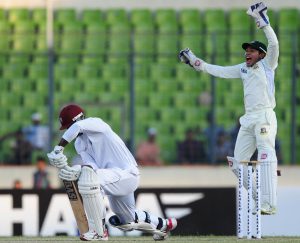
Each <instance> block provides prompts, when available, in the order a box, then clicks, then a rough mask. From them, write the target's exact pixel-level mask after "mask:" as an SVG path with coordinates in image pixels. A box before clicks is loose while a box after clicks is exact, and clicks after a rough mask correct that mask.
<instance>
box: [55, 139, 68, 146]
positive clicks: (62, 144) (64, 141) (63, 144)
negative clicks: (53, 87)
mask: <svg viewBox="0 0 300 243" xmlns="http://www.w3.org/2000/svg"><path fill="white" fill-rule="evenodd" d="M68 143H69V142H68V141H66V140H65V139H63V138H62V139H61V140H60V141H59V143H58V146H62V147H66V145H67V144H68Z"/></svg>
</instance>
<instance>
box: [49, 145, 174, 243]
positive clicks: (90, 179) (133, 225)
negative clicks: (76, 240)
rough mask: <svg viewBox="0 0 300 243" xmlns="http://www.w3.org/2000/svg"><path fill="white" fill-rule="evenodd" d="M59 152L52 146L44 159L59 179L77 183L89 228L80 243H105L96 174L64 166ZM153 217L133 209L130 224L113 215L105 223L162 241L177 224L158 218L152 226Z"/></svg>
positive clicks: (103, 220)
mask: <svg viewBox="0 0 300 243" xmlns="http://www.w3.org/2000/svg"><path fill="white" fill-rule="evenodd" d="M63 149H64V147H62V146H55V148H54V150H53V151H52V152H51V153H49V154H48V158H49V161H50V164H51V165H53V166H55V167H57V168H59V169H60V171H59V178H60V179H62V180H65V181H76V180H78V189H79V193H80V194H81V196H82V199H83V205H84V209H85V211H86V214H87V219H88V228H89V230H88V231H87V232H86V233H83V234H81V236H80V239H81V240H84V241H95V240H108V232H107V229H106V228H105V214H106V209H105V206H104V193H103V190H102V189H101V186H100V182H99V178H98V175H97V173H96V172H95V171H94V170H93V169H92V168H91V167H89V166H80V165H74V166H72V167H70V166H68V163H67V157H66V156H65V155H64V154H63ZM154 218H155V217H154V216H152V215H150V214H149V213H147V212H145V211H140V210H136V211H135V220H134V221H133V222H129V223H126V224H124V223H122V222H121V220H120V218H119V217H118V216H117V215H114V216H112V217H110V219H109V223H110V224H111V225H112V226H113V227H115V228H118V229H120V230H122V231H132V230H139V231H142V232H145V233H150V234H152V235H153V239H154V240H164V239H166V237H167V236H168V232H169V231H170V230H172V229H174V228H175V227H176V225H177V221H176V220H175V219H165V220H163V219H161V218H158V225H156V224H153V222H152V220H153V219H154ZM151 219H152V220H151Z"/></svg>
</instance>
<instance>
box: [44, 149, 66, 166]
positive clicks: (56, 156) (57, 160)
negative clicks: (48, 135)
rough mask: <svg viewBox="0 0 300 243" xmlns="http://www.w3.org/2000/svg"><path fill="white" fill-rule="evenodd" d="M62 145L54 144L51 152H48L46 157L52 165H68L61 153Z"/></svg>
mask: <svg viewBox="0 0 300 243" xmlns="http://www.w3.org/2000/svg"><path fill="white" fill-rule="evenodd" d="M63 150H64V147H62V146H55V147H54V150H53V151H52V152H51V153H48V154H47V156H48V159H49V162H50V164H51V165H52V166H54V167H56V168H59V169H60V168H63V167H65V166H66V165H68V162H67V160H68V159H67V157H66V156H65V155H64V154H63Z"/></svg>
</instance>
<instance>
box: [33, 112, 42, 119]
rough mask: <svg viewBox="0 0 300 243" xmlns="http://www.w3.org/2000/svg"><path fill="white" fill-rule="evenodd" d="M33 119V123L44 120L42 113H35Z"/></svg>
mask: <svg viewBox="0 0 300 243" xmlns="http://www.w3.org/2000/svg"><path fill="white" fill-rule="evenodd" d="M31 119H32V120H33V121H40V120H41V119H42V115H41V114H40V113H33V114H32V115H31Z"/></svg>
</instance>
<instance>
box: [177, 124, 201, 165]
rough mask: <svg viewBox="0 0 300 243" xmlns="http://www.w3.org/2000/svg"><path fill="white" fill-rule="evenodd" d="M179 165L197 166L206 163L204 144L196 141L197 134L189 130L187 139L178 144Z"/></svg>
mask: <svg viewBox="0 0 300 243" xmlns="http://www.w3.org/2000/svg"><path fill="white" fill-rule="evenodd" d="M177 153H178V163H180V164H197V163H201V162H205V161H206V154H205V148H204V144H203V143H202V142H200V141H199V140H197V139H195V133H194V131H193V130H192V129H188V130H187V131H186V133H185V139H184V140H183V141H182V142H179V143H178V144H177Z"/></svg>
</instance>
